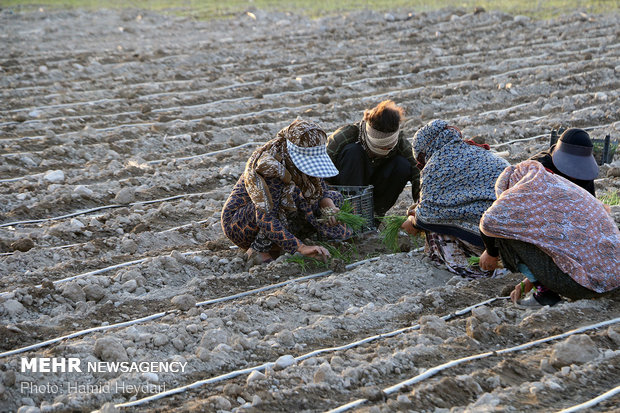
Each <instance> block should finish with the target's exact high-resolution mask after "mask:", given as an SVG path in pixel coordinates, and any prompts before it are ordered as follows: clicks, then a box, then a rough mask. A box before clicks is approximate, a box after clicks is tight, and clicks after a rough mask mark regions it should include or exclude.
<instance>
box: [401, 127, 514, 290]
mask: <svg viewBox="0 0 620 413" xmlns="http://www.w3.org/2000/svg"><path fill="white" fill-rule="evenodd" d="M412 146H413V156H414V157H415V158H416V160H417V162H418V168H420V170H421V172H420V176H421V178H420V202H419V203H417V204H414V205H412V206H411V207H410V208H409V210H408V211H407V215H408V218H407V220H406V221H405V222H404V224H403V226H402V228H403V229H404V230H405V231H407V232H408V233H410V234H416V233H418V232H419V231H424V232H425V235H426V247H425V250H426V253H427V254H428V255H429V256H430V257H431V258H432V259H433V260H434V261H435V262H438V263H441V264H445V265H446V267H447V269H448V270H450V271H452V272H454V273H456V274H459V275H462V276H468V277H472V278H477V277H482V276H488V275H490V274H488V273H487V272H485V271H482V270H480V268H477V267H472V266H471V265H469V263H468V259H469V257H470V256H472V255H475V256H478V255H480V253H481V252H482V251H483V250H484V244H483V242H482V238H481V237H480V231H479V229H478V225H479V223H480V217H482V214H483V213H484V211H486V210H487V208H489V207H490V206H491V204H492V203H493V201H494V200H495V191H494V185H495V181H496V180H497V177H498V176H499V174H501V173H502V171H503V170H504V168H506V167H507V166H508V162H506V160H504V159H502V158H500V157H498V156H496V155H495V154H493V153H492V152H491V151H490V150H488V149H489V147H488V145H478V144H476V143H475V142H473V141H471V140H467V141H466V140H463V136H462V134H461V131H460V130H458V128H456V127H453V126H449V125H448V123H447V122H446V121H443V120H434V121H431V122H429V123H428V124H427V125H425V126H424V127H422V128H421V129H420V130H418V131H417V132H416V133H415V135H414V137H413V144H412ZM481 146H482V147H481Z"/></svg>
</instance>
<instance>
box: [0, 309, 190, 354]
mask: <svg viewBox="0 0 620 413" xmlns="http://www.w3.org/2000/svg"><path fill="white" fill-rule="evenodd" d="M178 311H179V310H171V311H165V312H162V313H157V314H152V315H150V316H147V317H142V318H138V319H136V320H130V321H125V322H122V323H116V324H110V325H107V326H99V327H93V328H89V329H86V330H81V331H76V332H75V333H71V334H67V335H65V336H62V337H56V338H52V339H50V340H46V341H42V342H40V343H36V344H32V345H30V346H26V347H21V348H17V349H15V350H10V351H5V352H4V353H0V358H2V357H8V356H12V355H15V354H19V353H24V352H26V351H30V350H36V349H38V348H41V347H46V346H49V345H50V344H54V343H58V342H59V341H62V340H68V339H71V338H75V337H80V336H83V335H86V334H90V333H95V332H97V331H104V330H110V329H112V328H120V327H127V326H130V325H133V324H138V323H143V322H145V321H152V320H156V319H158V318H161V317H164V316H166V315H168V314H172V313H175V312H178Z"/></svg>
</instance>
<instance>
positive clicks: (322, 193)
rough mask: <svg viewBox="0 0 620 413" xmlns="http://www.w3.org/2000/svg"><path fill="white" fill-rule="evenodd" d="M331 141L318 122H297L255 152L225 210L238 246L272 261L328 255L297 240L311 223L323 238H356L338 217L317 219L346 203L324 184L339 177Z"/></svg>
mask: <svg viewBox="0 0 620 413" xmlns="http://www.w3.org/2000/svg"><path fill="white" fill-rule="evenodd" d="M326 137H327V136H326V134H325V132H324V131H323V129H321V128H320V127H319V126H318V125H317V124H315V123H313V122H309V121H305V120H302V119H297V120H295V121H294V122H293V123H291V124H290V125H289V126H287V127H285V128H283V129H282V130H280V131H279V132H278V134H277V136H276V138H275V139H272V140H271V141H269V142H267V143H266V144H265V145H263V146H262V147H261V148H259V149H257V150H256V151H255V152H254V153H253V154H252V156H251V157H250V159H249V160H248V162H247V164H246V167H245V171H244V173H243V175H242V176H241V177H240V178H239V181H238V182H237V184H236V185H235V188H234V189H233V192H232V193H231V195H230V196H229V198H228V200H227V201H226V204H225V205H224V209H223V210H222V228H223V230H224V233H225V234H226V236H227V237H228V238H229V239H230V240H231V241H232V242H233V243H235V244H236V245H238V246H239V247H240V248H244V249H248V250H249V251H250V254H251V253H253V252H254V251H256V252H258V253H259V254H260V255H261V257H262V259H263V261H267V260H269V259H270V258H269V252H270V251H274V250H278V251H284V252H289V253H294V252H296V251H299V252H300V253H302V254H303V255H308V256H316V255H318V256H321V257H326V256H329V252H328V251H327V250H326V249H325V248H323V247H320V246H308V245H305V244H304V243H303V242H302V241H301V240H300V238H301V236H300V237H298V236H297V235H299V234H300V233H302V232H304V231H308V230H309V228H308V224H309V226H310V228H313V231H314V232H318V233H319V234H320V235H321V236H323V237H324V238H328V239H340V240H342V239H346V238H349V237H350V236H351V235H352V230H351V229H349V228H347V227H345V226H343V225H340V224H337V223H336V222H335V220H334V219H331V220H329V221H328V223H323V222H321V221H318V220H317V218H319V217H320V215H321V210H322V209H323V210H324V209H325V208H327V209H331V210H337V208H338V207H337V205H340V204H341V203H342V202H343V197H342V195H341V194H340V193H338V192H336V191H330V190H328V188H327V186H326V184H325V182H324V180H323V178H325V177H329V176H334V175H336V174H337V173H338V170H337V169H336V167H335V166H334V164H333V163H332V162H331V160H330V159H329V157H328V156H327V153H326V150H325V140H326ZM300 221H303V222H301V223H300ZM304 226H305V227H306V228H305V229H303V228H301V227H304ZM311 231H312V230H311ZM295 232H297V233H298V234H297V235H296V234H295Z"/></svg>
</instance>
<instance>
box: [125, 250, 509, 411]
mask: <svg viewBox="0 0 620 413" xmlns="http://www.w3.org/2000/svg"><path fill="white" fill-rule="evenodd" d="M365 261H366V260H365ZM354 264H358V263H354ZM354 264H351V265H354ZM506 298H508V297H496V298H492V299H489V300H486V301H483V302H481V303H478V304H474V305H472V306H469V307H467V308H464V309H462V310H458V311H456V312H454V313H452V314H448V315H446V316H444V317H442V318H443V319H444V320H445V319H450V318H453V317H456V316H459V315H464V314H467V313H469V312H470V311H471V310H472V309H473V308H476V307H479V306H482V305H486V304H489V303H491V302H493V301H495V300H500V299H506ZM419 328H420V325H419V324H416V325H414V326H410V327H405V328H401V329H398V330H395V331H392V332H389V333H385V334H378V335H376V336H372V337H367V338H365V339H362V340H358V341H355V342H353V343H350V344H346V345H343V346H338V347H329V348H323V349H319V350H315V351H312V352H310V353H306V354H303V355H301V356H298V357H295V361H296V362H300V361H302V360H305V359H307V358H310V357H314V356H316V355H318V354H322V353H327V352H335V351H340V350H347V349H350V348H353V347H357V346H360V345H362V344H365V343H368V342H371V341H374V340H378V339H382V338H386V337H392V336H395V335H398V334H401V333H403V332H406V331H411V330H417V329H419ZM274 365H275V362H271V361H270V362H267V363H263V364H261V365H258V366H254V367H248V368H245V369H241V370H235V371H231V372H229V373H226V374H222V375H220V376H216V377H211V378H209V379H204V380H198V381H196V382H194V383H190V384H187V385H185V386H181V387H176V388H174V389H170V390H167V391H164V392H161V393H157V394H154V395H152V396H148V397H145V398H142V399H138V400H134V401H130V402H126V403H121V404H117V405H115V407H117V408H121V407H134V406H139V405H142V404H146V403H149V402H151V401H154V400H159V399H163V398H164V397H168V396H172V395H174V394H178V393H183V392H185V391H187V390H190V389H194V388H197V387H200V386H203V385H205V384H211V383H217V382H221V381H225V380H228V379H232V378H235V377H238V376H242V375H244V374H249V373H252V372H253V371H263V370H265V369H267V368H269V367H273V366H274Z"/></svg>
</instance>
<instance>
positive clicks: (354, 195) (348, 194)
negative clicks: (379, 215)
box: [332, 185, 376, 235]
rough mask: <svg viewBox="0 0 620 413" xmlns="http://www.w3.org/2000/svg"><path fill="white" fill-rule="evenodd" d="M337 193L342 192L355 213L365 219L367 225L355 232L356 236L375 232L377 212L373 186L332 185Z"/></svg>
mask: <svg viewBox="0 0 620 413" xmlns="http://www.w3.org/2000/svg"><path fill="white" fill-rule="evenodd" d="M332 188H334V189H335V190H336V191H338V192H340V193H341V194H342V195H343V196H344V199H346V200H348V201H349V202H350V203H351V206H352V207H353V213H354V214H356V215H359V216H361V217H364V218H365V219H366V224H364V226H363V227H362V228H361V229H360V230H358V231H355V233H356V234H358V235H359V234H365V233H367V232H370V231H373V230H375V229H376V228H375V210H374V207H373V201H372V188H373V186H372V185H369V186H343V185H332Z"/></svg>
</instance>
